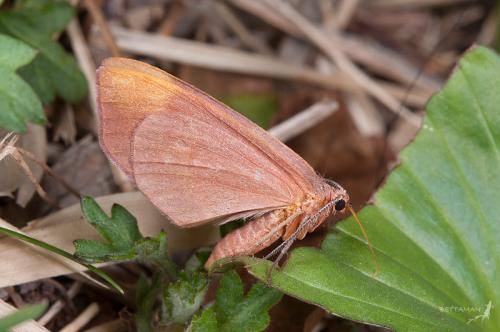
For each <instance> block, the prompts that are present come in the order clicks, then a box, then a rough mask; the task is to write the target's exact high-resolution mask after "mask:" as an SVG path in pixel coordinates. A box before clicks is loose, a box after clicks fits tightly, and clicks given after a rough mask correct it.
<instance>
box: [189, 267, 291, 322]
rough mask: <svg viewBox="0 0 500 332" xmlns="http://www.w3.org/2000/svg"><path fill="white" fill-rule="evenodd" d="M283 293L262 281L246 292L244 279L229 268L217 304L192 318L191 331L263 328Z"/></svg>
mask: <svg viewBox="0 0 500 332" xmlns="http://www.w3.org/2000/svg"><path fill="white" fill-rule="evenodd" d="M281 297H282V294H281V293H280V292H279V291H277V290H275V289H272V288H269V287H267V286H266V285H265V284H264V283H261V282H259V283H257V284H255V285H253V287H252V288H251V289H250V291H249V292H248V294H247V295H246V296H244V292H243V283H242V282H241V280H240V277H239V276H238V274H237V273H236V272H235V271H230V272H227V273H226V274H224V276H223V277H222V278H221V280H220V284H219V288H218V289H217V295H216V299H215V304H214V305H213V307H210V308H207V309H205V310H204V311H203V313H202V314H201V315H200V316H198V317H195V318H193V321H192V323H191V325H190V327H189V331H193V332H198V331H222V332H224V331H228V332H229V331H241V332H257V331H262V330H264V329H265V328H266V326H267V325H268V324H269V319H270V318H269V314H268V311H269V309H270V308H271V307H272V306H273V305H275V304H276V303H278V302H279V301H280V299H281ZM214 320H215V321H216V329H214Z"/></svg>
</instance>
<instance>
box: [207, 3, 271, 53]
mask: <svg viewBox="0 0 500 332" xmlns="http://www.w3.org/2000/svg"><path fill="white" fill-rule="evenodd" d="M214 7H215V10H216V11H217V12H218V13H219V15H220V17H221V18H222V20H223V21H224V22H225V23H226V24H227V26H228V27H229V28H230V29H231V30H233V32H234V33H235V34H236V35H237V36H238V37H239V39H240V40H241V42H242V43H243V44H244V45H246V46H248V47H249V48H251V49H253V50H254V51H256V52H258V53H262V54H272V50H271V48H270V47H269V46H267V45H266V44H265V43H264V42H262V41H261V40H260V39H258V38H256V37H255V36H254V35H252V34H251V33H250V32H249V31H248V29H247V28H246V26H245V25H243V23H241V22H240V20H239V19H238V17H236V15H235V14H234V13H233V12H232V10H231V9H230V8H229V7H228V6H226V5H225V4H224V3H223V2H216V3H214Z"/></svg>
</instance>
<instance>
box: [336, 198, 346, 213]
mask: <svg viewBox="0 0 500 332" xmlns="http://www.w3.org/2000/svg"><path fill="white" fill-rule="evenodd" d="M344 208H345V201H344V200H343V199H339V200H338V201H336V202H335V210H337V211H342V210H343V209H344Z"/></svg>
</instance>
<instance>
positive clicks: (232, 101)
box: [219, 94, 278, 128]
mask: <svg viewBox="0 0 500 332" xmlns="http://www.w3.org/2000/svg"><path fill="white" fill-rule="evenodd" d="M219 99H220V100H221V101H222V102H223V103H224V104H226V105H228V106H229V107H231V108H233V109H234V110H235V111H238V112H239V113H241V114H243V115H244V116H246V117H247V118H249V119H250V120H252V121H253V122H255V123H256V124H258V125H259V126H261V127H262V128H269V126H270V124H271V120H272V119H273V116H274V115H275V114H276V112H277V111H278V101H277V99H276V96H274V95H270V94H239V95H234V96H224V97H221V98H219Z"/></svg>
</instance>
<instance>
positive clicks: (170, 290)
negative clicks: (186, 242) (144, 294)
mask: <svg viewBox="0 0 500 332" xmlns="http://www.w3.org/2000/svg"><path fill="white" fill-rule="evenodd" d="M207 290H208V279H207V274H206V272H194V273H185V272H182V273H180V275H179V278H178V279H177V281H175V282H173V283H170V284H169V285H168V287H167V288H165V291H164V294H163V307H162V323H163V324H164V325H170V324H183V323H185V322H187V321H188V320H189V319H191V317H192V316H193V315H194V314H195V313H196V312H197V311H198V310H199V309H200V307H201V305H202V303H203V300H204V298H205V294H206V293H207Z"/></svg>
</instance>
